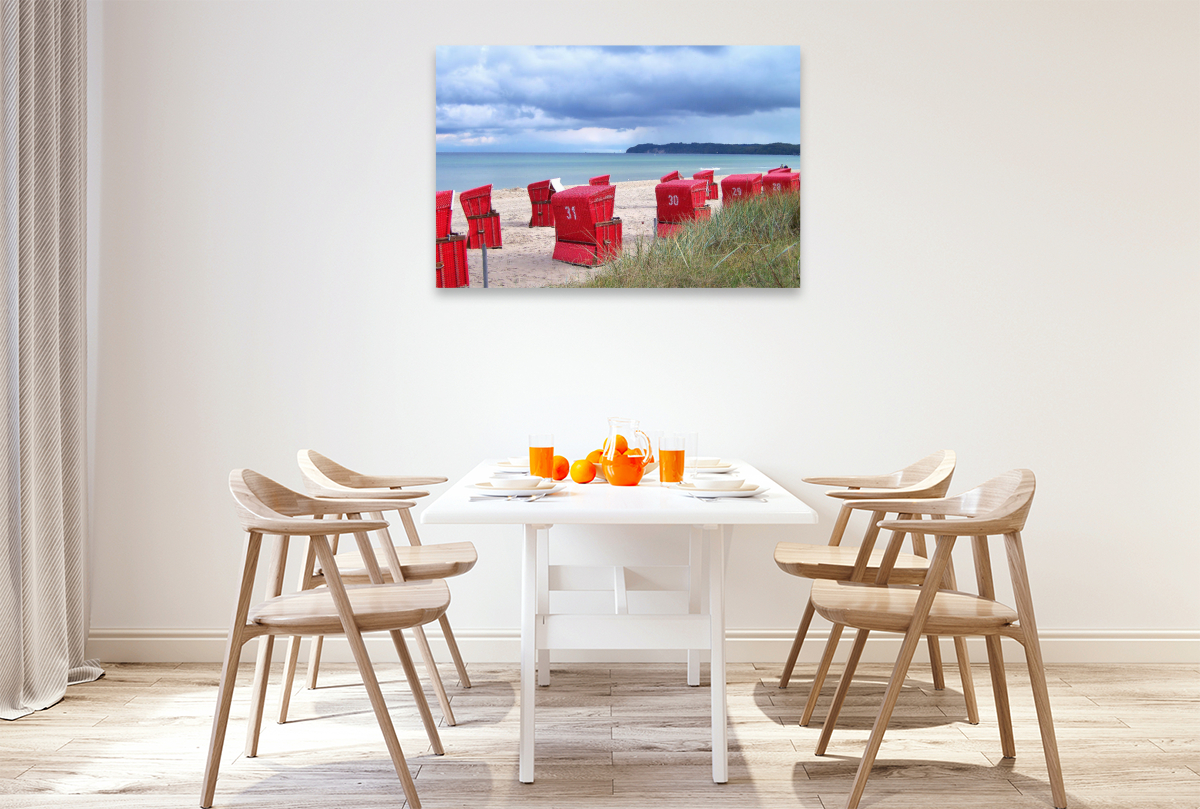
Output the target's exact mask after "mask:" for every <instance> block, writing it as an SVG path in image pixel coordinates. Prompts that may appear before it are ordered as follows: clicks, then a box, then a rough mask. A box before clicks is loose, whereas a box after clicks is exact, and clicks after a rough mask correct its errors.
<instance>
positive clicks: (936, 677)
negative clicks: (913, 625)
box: [925, 635, 946, 691]
mask: <svg viewBox="0 0 1200 809" xmlns="http://www.w3.org/2000/svg"><path fill="white" fill-rule="evenodd" d="M925 640H926V641H927V642H928V644H929V668H930V669H931V670H932V671H933V690H934V691H945V690H946V675H945V673H944V672H943V671H942V646H941V641H940V640H939V638H938V636H937V635H926V636H925Z"/></svg>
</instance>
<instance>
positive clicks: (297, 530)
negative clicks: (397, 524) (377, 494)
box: [246, 517, 388, 537]
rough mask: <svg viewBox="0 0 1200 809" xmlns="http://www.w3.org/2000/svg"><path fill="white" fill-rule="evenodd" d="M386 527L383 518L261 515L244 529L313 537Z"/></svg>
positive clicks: (377, 529)
mask: <svg viewBox="0 0 1200 809" xmlns="http://www.w3.org/2000/svg"><path fill="white" fill-rule="evenodd" d="M387 527H388V524H387V522H385V521H383V520H306V519H303V518H297V519H287V520H276V519H271V518H268V517H261V518H257V519H255V520H254V521H253V522H252V523H251V524H250V525H248V526H246V530H248V531H256V532H258V533H260V534H279V535H280V536H290V537H313V536H339V535H341V534H355V533H358V532H360V531H379V530H382V529H384V528H387Z"/></svg>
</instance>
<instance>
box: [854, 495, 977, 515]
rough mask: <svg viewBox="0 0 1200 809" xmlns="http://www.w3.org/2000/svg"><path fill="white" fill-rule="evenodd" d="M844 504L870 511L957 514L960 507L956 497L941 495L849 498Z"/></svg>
mask: <svg viewBox="0 0 1200 809" xmlns="http://www.w3.org/2000/svg"><path fill="white" fill-rule="evenodd" d="M846 505H848V506H850V508H860V509H867V510H870V511H886V512H890V513H896V514H941V515H947V514H954V515H958V509H959V508H960V507H961V506H960V505H959V503H958V500H957V498H950V499H947V498H943V497H912V498H903V497H897V498H886V499H883V498H881V499H879V500H851V501H850V502H848V503H847V504H846Z"/></svg>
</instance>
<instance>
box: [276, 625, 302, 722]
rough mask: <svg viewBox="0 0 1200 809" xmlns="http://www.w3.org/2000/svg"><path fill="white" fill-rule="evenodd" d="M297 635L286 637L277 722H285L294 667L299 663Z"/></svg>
mask: <svg viewBox="0 0 1200 809" xmlns="http://www.w3.org/2000/svg"><path fill="white" fill-rule="evenodd" d="M301 640H302V639H301V637H300V636H299V635H292V636H291V637H290V638H288V646H287V658H286V661H285V663H284V666H283V690H282V691H281V692H280V694H279V720H278V721H279V724H281V725H282V724H284V723H285V722H287V715H288V708H289V707H290V706H291V704H292V689H293V688H294V687H295V684H296V668H297V666H299V665H300V643H301Z"/></svg>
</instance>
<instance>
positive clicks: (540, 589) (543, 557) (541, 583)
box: [537, 526, 550, 686]
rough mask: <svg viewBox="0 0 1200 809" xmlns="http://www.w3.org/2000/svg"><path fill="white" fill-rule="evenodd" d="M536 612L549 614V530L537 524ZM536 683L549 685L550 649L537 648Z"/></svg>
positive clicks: (539, 615) (539, 614)
mask: <svg viewBox="0 0 1200 809" xmlns="http://www.w3.org/2000/svg"><path fill="white" fill-rule="evenodd" d="M537 534H538V536H537V557H538V563H537V614H538V617H539V618H540V617H541V616H543V615H549V614H550V531H549V530H548V529H547V528H546V527H545V526H538V532H537ZM537 670H538V685H543V686H545V685H550V650H549V649H542V648H540V647H539V648H538V650H537Z"/></svg>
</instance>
